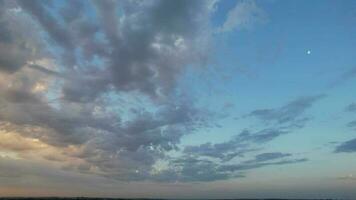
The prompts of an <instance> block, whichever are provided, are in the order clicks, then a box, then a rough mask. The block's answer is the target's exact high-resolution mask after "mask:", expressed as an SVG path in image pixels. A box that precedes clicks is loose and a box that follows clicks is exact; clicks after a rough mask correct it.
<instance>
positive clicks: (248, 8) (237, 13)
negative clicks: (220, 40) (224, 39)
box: [219, 1, 267, 32]
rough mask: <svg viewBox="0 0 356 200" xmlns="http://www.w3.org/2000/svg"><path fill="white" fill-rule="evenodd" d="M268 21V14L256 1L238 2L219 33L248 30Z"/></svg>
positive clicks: (228, 14)
mask: <svg viewBox="0 0 356 200" xmlns="http://www.w3.org/2000/svg"><path fill="white" fill-rule="evenodd" d="M266 20H267V15H266V13H265V12H264V11H263V10H262V9H261V8H260V7H258V6H257V5H256V2H255V1H237V2H236V5H235V7H233V8H232V9H231V10H230V11H229V12H228V13H227V17H226V20H225V22H224V23H223V25H222V26H221V27H220V29H219V32H230V31H235V30H238V29H248V28H251V27H253V26H254V25H255V24H258V23H261V22H264V21H266Z"/></svg>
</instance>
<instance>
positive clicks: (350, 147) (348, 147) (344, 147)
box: [335, 138, 356, 153]
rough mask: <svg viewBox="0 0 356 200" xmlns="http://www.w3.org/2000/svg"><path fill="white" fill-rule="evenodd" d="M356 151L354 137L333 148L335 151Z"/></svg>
mask: <svg viewBox="0 0 356 200" xmlns="http://www.w3.org/2000/svg"><path fill="white" fill-rule="evenodd" d="M352 152H356V138H355V139H352V140H348V141H345V142H343V143H341V144H340V145H338V146H337V147H336V148H335V153H352Z"/></svg>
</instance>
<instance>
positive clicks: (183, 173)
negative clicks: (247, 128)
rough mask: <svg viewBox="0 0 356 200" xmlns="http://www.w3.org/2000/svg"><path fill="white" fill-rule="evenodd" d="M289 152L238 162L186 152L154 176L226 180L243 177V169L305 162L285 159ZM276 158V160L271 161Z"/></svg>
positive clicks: (168, 179)
mask: <svg viewBox="0 0 356 200" xmlns="http://www.w3.org/2000/svg"><path fill="white" fill-rule="evenodd" d="M291 156H292V155H291V154H285V153H280V152H271V153H263V154H259V155H256V157H255V159H253V160H247V161H243V162H240V163H238V164H223V163H220V162H215V161H211V160H208V159H202V158H199V157H194V156H193V157H192V156H191V155H189V154H187V155H185V156H183V157H180V158H176V159H172V160H170V163H169V168H168V169H165V170H162V171H160V172H159V173H158V174H157V176H156V178H157V180H158V181H165V182H171V181H177V180H178V181H181V182H191V181H193V182H206V181H216V180H226V179H231V178H244V177H245V171H247V170H251V169H256V168H261V167H265V166H271V165H285V164H295V163H300V162H306V161H307V159H306V158H301V159H293V158H291V159H285V158H287V157H291ZM272 160H277V161H272Z"/></svg>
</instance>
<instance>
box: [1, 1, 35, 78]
mask: <svg viewBox="0 0 356 200" xmlns="http://www.w3.org/2000/svg"><path fill="white" fill-rule="evenodd" d="M2 4H3V5H2V6H1V8H0V26H1V30H0V70H1V71H5V72H10V73H13V72H15V71H17V70H18V69H20V68H21V67H23V66H24V65H25V64H27V62H28V61H30V60H31V59H35V58H39V57H40V52H41V47H42V43H41V42H40V41H39V38H38V31H37V30H36V28H35V24H34V23H32V22H31V21H30V20H28V19H26V17H25V16H23V15H21V14H20V13H18V14H16V13H14V12H15V11H14V10H13V5H12V4H11V2H8V1H3V2H2ZM15 14H16V15H17V17H14V15H15Z"/></svg>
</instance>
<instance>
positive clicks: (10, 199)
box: [0, 197, 342, 200]
mask: <svg viewBox="0 0 356 200" xmlns="http://www.w3.org/2000/svg"><path fill="white" fill-rule="evenodd" d="M36 199H39V200H173V199H153V198H152V199H150V198H147V199H140V198H137V199H136V198H135V199H125V198H92V197H90V198H89V197H2V198H1V197H0V200H36ZM175 200H177V199H175ZM192 200H205V199H192ZM209 200H342V199H269V198H266V199H209Z"/></svg>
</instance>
